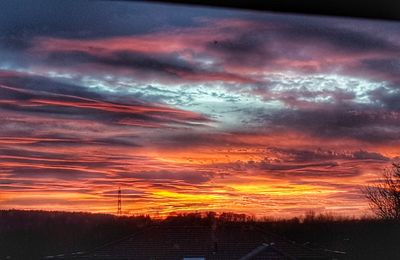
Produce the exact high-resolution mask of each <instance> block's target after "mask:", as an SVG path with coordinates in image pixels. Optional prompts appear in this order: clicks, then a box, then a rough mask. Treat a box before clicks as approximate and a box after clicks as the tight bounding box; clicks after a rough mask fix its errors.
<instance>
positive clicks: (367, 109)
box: [264, 104, 400, 142]
mask: <svg viewBox="0 0 400 260" xmlns="http://www.w3.org/2000/svg"><path fill="white" fill-rule="evenodd" d="M340 106H342V107H340ZM264 119H265V123H266V124H267V125H268V126H269V127H271V128H272V129H276V130H278V129H286V130H290V129H293V130H298V131H303V132H306V133H310V134H311V135H313V136H319V137H326V138H354V139H359V140H363V141H367V142H385V141H398V140H400V134H399V132H398V130H399V129H400V121H399V114H398V112H397V111H394V112H392V111H390V110H389V111H388V110H384V109H379V108H376V107H373V106H372V107H371V106H368V105H366V106H359V105H348V106H346V105H343V104H339V105H334V106H333V107H332V106H330V105H325V106H324V107H317V108H315V109H293V110H292V109H288V110H280V111H278V112H276V113H272V114H269V115H266V116H265V118H264Z"/></svg>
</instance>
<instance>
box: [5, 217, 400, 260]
mask: <svg viewBox="0 0 400 260" xmlns="http://www.w3.org/2000/svg"><path fill="white" fill-rule="evenodd" d="M213 225H217V229H218V230H224V232H227V231H229V232H231V231H232V230H248V229H249V227H251V229H253V227H255V228H256V229H257V230H263V232H264V231H265V232H267V233H269V234H275V235H277V236H278V237H279V239H280V240H281V239H282V240H287V241H296V246H297V247H301V248H313V249H317V250H320V251H321V252H322V251H324V252H326V253H327V254H330V255H334V256H337V258H338V259H400V247H399V246H398V243H399V237H400V225H399V224H398V223H396V222H388V221H380V220H375V219H361V220H356V219H335V218H332V217H327V216H317V217H315V216H313V215H309V216H307V217H305V218H301V219H297V218H296V219H292V220H286V221H283V220H282V221H268V220H265V221H254V219H251V218H248V217H246V216H243V215H235V214H223V215H221V216H219V217H215V215H214V214H212V213H209V214H189V215H185V216H175V217H169V218H167V219H165V220H163V221H160V220H152V219H151V218H149V217H146V216H139V217H115V216H112V215H101V214H86V213H67V212H45V211H16V210H7V211H0V259H42V258H43V257H44V256H55V255H59V254H64V253H70V252H83V251H93V249H94V248H98V247H99V246H102V245H104V244H107V243H109V242H111V241H118V240H119V239H120V238H122V237H127V236H129V235H131V234H134V233H140V232H143V230H149V228H153V227H154V226H156V227H157V228H156V229H154V228H153V230H155V233H157V232H156V230H170V229H173V230H175V229H176V227H186V228H187V227H189V229H190V227H196V229H199V228H200V229H199V230H200V231H199V235H197V237H198V236H200V233H201V232H203V233H205V234H208V233H207V232H208V231H205V230H208V229H210V227H212V226H213ZM202 227H204V229H203V228H202ZM211 229H212V228H211ZM232 232H233V231H232ZM253 233H254V232H253ZM232 234H233V233H232ZM193 236H194V237H196V234H193ZM211 236H212V234H211ZM240 236H242V235H240ZM228 237H229V236H228ZM230 237H232V236H230ZM242 239H243V237H242ZM245 240H246V239H245ZM233 241H235V238H234V237H233ZM199 243H200V242H199ZM197 244H198V243H197ZM213 246H214V245H213V244H211V245H210V247H213ZM219 250H220V251H222V248H220V249H219ZM332 251H335V252H336V253H335V252H332ZM340 252H346V254H342V253H340ZM67 255H68V254H67Z"/></svg>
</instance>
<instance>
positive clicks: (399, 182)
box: [363, 163, 400, 220]
mask: <svg viewBox="0 0 400 260" xmlns="http://www.w3.org/2000/svg"><path fill="white" fill-rule="evenodd" d="M363 193H364V194H365V196H366V198H367V199H368V200H369V203H370V206H371V209H372V210H373V211H374V212H375V214H376V215H377V216H379V217H380V218H383V219H391V220H400V163H394V164H393V165H392V167H391V168H389V169H386V170H384V171H383V174H382V177H381V178H380V179H379V182H378V183H377V184H376V185H370V186H366V187H364V188H363Z"/></svg>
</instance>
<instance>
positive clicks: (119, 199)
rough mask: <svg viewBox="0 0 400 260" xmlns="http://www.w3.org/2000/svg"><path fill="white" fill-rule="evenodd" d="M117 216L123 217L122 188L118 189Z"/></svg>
mask: <svg viewBox="0 0 400 260" xmlns="http://www.w3.org/2000/svg"><path fill="white" fill-rule="evenodd" d="M117 215H118V216H121V215H122V196H121V187H118V210H117Z"/></svg>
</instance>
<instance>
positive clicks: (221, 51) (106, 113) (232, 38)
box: [0, 0, 400, 217]
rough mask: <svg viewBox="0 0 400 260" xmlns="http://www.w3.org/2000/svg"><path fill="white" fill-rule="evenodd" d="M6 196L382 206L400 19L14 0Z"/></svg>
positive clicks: (2, 91)
mask: <svg viewBox="0 0 400 260" xmlns="http://www.w3.org/2000/svg"><path fill="white" fill-rule="evenodd" d="M0 9H1V10H2V11H1V14H0V57H1V59H0V208H1V209H10V208H15V209H44V210H68V211H90V212H106V213H116V210H117V200H116V194H117V190H118V187H119V186H120V187H121V189H122V193H123V201H122V208H123V212H124V214H151V215H154V216H155V215H161V216H162V215H166V214H169V213H170V212H193V211H216V212H222V211H232V212H238V213H248V214H253V215H255V216H278V217H291V216H298V215H301V214H303V213H304V212H305V211H307V210H311V209H312V210H315V211H316V212H334V213H336V214H342V215H348V216H353V215H356V216H360V215H363V214H368V213H369V209H368V202H367V201H366V200H365V199H364V197H363V195H362V193H361V192H360V187H361V186H363V185H366V184H370V183H373V182H374V181H376V178H377V176H378V175H379V174H380V173H381V172H382V169H384V168H385V167H388V166H389V165H390V163H391V162H394V161H396V160H398V159H400V26H399V25H400V24H399V23H395V22H383V21H368V20H355V19H344V18H326V17H314V16H301V15H282V14H273V13H265V12H251V11H238V10H229V9H218V8H215V9H210V8H200V7H184V6H177V5H170V6H168V5H160V4H143V3H133V2H111V1H109V2H107V1H106V2H100V1H59V0H46V1H43V0H41V1H29V0H19V1H3V2H1V3H0Z"/></svg>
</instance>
